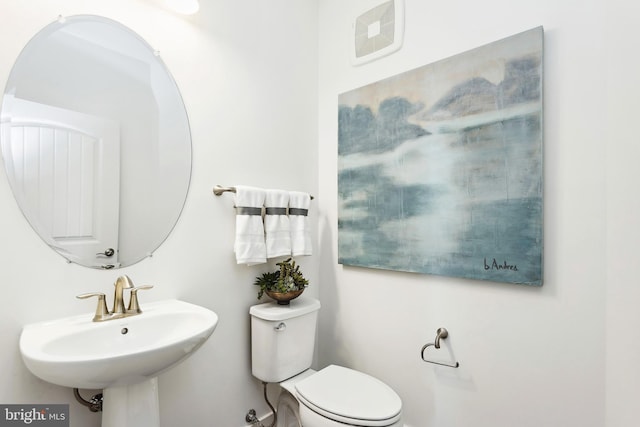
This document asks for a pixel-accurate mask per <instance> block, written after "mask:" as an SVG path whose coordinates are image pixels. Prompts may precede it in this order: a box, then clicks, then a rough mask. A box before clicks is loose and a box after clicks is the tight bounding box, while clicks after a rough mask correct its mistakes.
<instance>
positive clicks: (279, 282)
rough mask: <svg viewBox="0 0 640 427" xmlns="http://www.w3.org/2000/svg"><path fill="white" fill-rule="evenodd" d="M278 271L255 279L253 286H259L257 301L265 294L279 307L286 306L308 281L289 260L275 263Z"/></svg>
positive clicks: (298, 294)
mask: <svg viewBox="0 0 640 427" xmlns="http://www.w3.org/2000/svg"><path fill="white" fill-rule="evenodd" d="M276 265H277V266H278V269H277V270H275V271H269V272H266V273H262V275H261V276H258V277H256V280H255V282H253V284H254V285H256V286H259V287H260V289H259V290H258V299H260V298H262V295H264V294H265V293H266V294H267V295H268V296H269V297H270V298H273V299H274V300H276V301H277V302H278V304H280V305H287V304H289V301H291V300H292V299H294V298H297V297H298V296H300V294H301V293H302V291H304V288H306V287H307V286H309V281H308V280H307V279H306V278H305V277H304V275H303V274H302V272H301V271H300V266H299V265H296V262H295V261H293V260H292V259H291V258H288V259H286V260H284V261H281V262H278V263H276Z"/></svg>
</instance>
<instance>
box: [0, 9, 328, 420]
mask: <svg viewBox="0 0 640 427" xmlns="http://www.w3.org/2000/svg"><path fill="white" fill-rule="evenodd" d="M60 14H62V15H75V14H97V15H103V16H106V17H108V18H111V19H115V20H117V21H120V22H121V23H123V24H124V25H126V26H128V27H129V28H131V29H133V30H134V31H136V32H138V33H139V34H140V35H141V36H142V37H144V38H145V39H146V40H147V41H148V42H149V43H150V44H151V46H153V47H154V48H156V49H158V50H159V51H160V53H161V55H162V58H163V60H164V61H165V63H166V64H167V66H168V68H169V69H170V70H171V72H172V74H173V76H174V78H175V79H176V81H177V83H178V86H179V87H180V89H181V92H182V95H183V98H184V101H185V105H186V108H187V112H188V114H189V120H190V124H191V131H192V138H193V176H192V181H191V188H190V191H189V195H188V198H187V202H186V206H185V209H184V211H183V214H182V217H181V219H180V221H179V222H178V225H177V227H176V228H175V229H174V231H173V233H172V234H171V236H170V237H169V239H168V240H167V241H166V242H165V243H164V244H163V246H162V247H161V248H160V249H159V250H158V251H157V252H155V254H154V256H153V258H150V259H146V260H144V261H143V262H141V263H139V264H137V265H134V266H132V267H128V268H125V269H123V270H120V271H97V270H90V269H87V268H84V267H79V266H76V265H72V264H71V265H70V264H66V263H65V262H64V260H63V259H62V258H61V257H60V256H59V255H57V254H55V253H54V252H53V251H51V250H50V249H49V248H47V247H46V246H45V245H44V244H43V243H42V242H41V241H40V239H39V238H38V237H37V236H36V235H35V233H34V232H33V231H32V230H31V229H30V227H29V225H28V224H27V222H26V221H25V220H24V218H23V217H22V215H21V213H20V211H19V209H18V208H17V206H16V204H15V202H14V200H13V196H12V194H11V190H10V188H9V185H8V183H7V180H6V178H4V171H1V172H0V174H1V175H2V176H0V207H1V211H0V212H1V213H0V215H1V221H0V242H2V244H1V245H0V282H1V283H2V295H1V298H0V301H1V302H2V309H0V348H2V350H1V351H0V403H38V402H42V403H70V404H71V426H73V427H96V426H98V425H99V424H100V422H99V415H97V414H92V413H90V412H89V411H88V410H86V409H85V408H83V407H81V406H80V405H79V404H77V403H76V402H75V400H74V398H73V395H72V391H71V389H67V388H63V387H57V386H53V385H49V384H47V383H45V382H43V381H40V380H38V379H37V378H35V377H34V376H33V375H31V374H30V373H29V372H28V371H27V369H26V368H25V367H24V365H23V364H22V361H21V359H20V354H19V351H18V337H19V334H20V330H21V327H22V325H24V324H26V323H29V322H34V321H38V320H45V319H52V318H56V317H62V316H66V315H72V314H79V313H90V312H92V311H93V309H94V306H93V303H91V302H86V301H79V300H76V299H75V295H77V294H80V293H84V292H89V291H104V292H111V291H110V289H112V284H113V282H114V280H115V279H116V277H117V276H118V275H119V274H122V273H124V274H128V275H129V276H131V278H132V279H133V280H134V282H136V283H139V284H143V283H151V284H154V285H155V288H154V289H153V290H152V291H148V292H146V293H145V294H144V295H140V298H142V300H141V304H142V307H143V309H144V302H145V301H154V300H160V299H165V298H172V297H176V298H180V299H183V300H185V301H189V302H194V303H197V304H200V305H203V306H205V307H208V308H210V309H213V310H214V311H216V312H217V313H218V314H219V316H220V323H219V325H218V327H217V329H216V331H215V332H214V334H213V336H212V337H211V339H210V340H209V341H208V342H207V343H206V344H205V345H204V346H203V347H202V348H201V349H200V350H199V352H198V353H197V354H196V355H194V357H192V358H191V359H189V360H187V361H186V362H184V363H183V364H182V365H181V366H179V367H177V368H175V369H174V370H173V371H170V372H168V373H167V374H165V375H163V376H161V378H160V400H161V414H160V415H161V419H162V425H163V426H166V427H174V426H179V425H186V424H188V425H189V426H192V427H205V426H206V427H210V426H211V425H219V426H222V425H225V426H240V425H244V415H245V413H246V411H247V410H248V409H249V408H252V407H253V408H256V410H257V411H258V413H259V414H261V413H266V412H267V407H266V405H265V404H264V403H263V399H262V389H261V384H260V383H259V382H258V381H256V380H254V379H253V378H252V377H251V371H250V364H249V357H250V353H249V316H248V307H249V306H250V305H252V304H254V303H255V302H256V289H255V287H254V286H252V283H253V279H254V277H255V276H257V275H258V274H260V273H261V272H263V271H265V270H266V268H265V267H259V266H257V267H251V268H249V267H245V266H237V265H236V264H235V258H234V256H233V253H232V243H233V229H234V211H233V209H232V206H233V196H232V195H231V194H226V195H224V196H222V197H215V196H214V195H213V194H212V192H211V190H212V188H213V186H214V185H215V184H221V185H235V184H247V185H257V186H263V187H267V188H269V187H271V188H288V189H298V190H303V191H309V192H311V193H312V194H314V195H315V194H317V179H318V174H317V167H318V166H317V161H316V157H317V155H316V147H317V143H316V141H317V97H316V92H317V7H316V2H315V1H314V0H303V1H296V2H290V1H285V0H271V1H269V2H268V4H267V3H266V2H263V1H260V0H248V1H243V2H233V1H202V2H201V11H200V13H199V14H198V15H196V16H193V17H181V16H177V15H174V14H172V13H170V12H168V11H167V10H165V9H164V8H163V7H162V3H161V2H160V1H159V0H147V1H145V0H108V1H104V0H67V1H65V2H51V1H48V0H7V1H2V2H0V40H2V45H1V46H0V86H2V87H4V82H6V80H7V78H8V76H9V72H10V70H11V67H12V65H13V62H14V61H15V58H16V57H17V56H18V54H19V52H20V50H21V48H22V47H23V46H24V45H25V44H26V42H27V41H28V40H29V39H30V38H31V37H32V36H33V35H34V34H35V33H36V32H37V31H39V30H40V29H41V28H43V27H44V26H45V25H47V24H48V23H49V22H51V21H52V20H54V19H55V18H56V17H57V16H58V15H60ZM292 34H293V35H295V37H291V35H292ZM312 209H315V206H313V207H312ZM312 215H313V216H315V215H317V213H316V212H312ZM300 263H301V264H302V265H303V268H304V270H305V273H307V275H308V276H309V278H310V280H311V282H312V283H315V284H317V283H318V278H317V276H318V269H317V264H318V263H317V261H316V260H315V258H308V259H300ZM308 292H309V293H310V294H311V295H317V294H318V286H315V287H314V286H313V285H312V287H311V288H309V290H308ZM109 299H111V297H109ZM82 392H83V394H84V395H85V397H88V396H90V394H91V392H89V391H82ZM185 422H186V424H185Z"/></svg>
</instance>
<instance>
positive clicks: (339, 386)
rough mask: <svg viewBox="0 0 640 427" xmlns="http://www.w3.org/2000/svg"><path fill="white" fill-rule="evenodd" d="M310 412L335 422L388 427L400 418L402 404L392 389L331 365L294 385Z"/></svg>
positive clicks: (374, 380)
mask: <svg viewBox="0 0 640 427" xmlns="http://www.w3.org/2000/svg"><path fill="white" fill-rule="evenodd" d="M295 387H296V394H297V396H298V399H299V400H300V402H301V403H303V404H304V405H306V406H307V407H308V408H309V409H311V410H313V411H315V412H317V413H319V414H321V415H323V416H325V417H327V418H330V419H333V420H335V421H339V422H343V423H349V424H352V425H359V426H388V425H390V424H393V423H394V422H396V421H397V420H399V419H400V411H401V409H402V401H401V400H400V397H399V396H398V395H397V394H396V392H395V391H393V389H391V387H389V386H388V385H386V384H385V383H383V382H382V381H380V380H378V379H377V378H374V377H371V376H369V375H367V374H364V373H362V372H358V371H354V370H352V369H349V368H344V367H342V366H336V365H330V366H327V367H326V368H324V369H322V370H320V371H319V372H318V373H316V374H314V375H311V376H310V377H308V378H306V379H304V380H302V381H300V382H299V383H297V384H296V386H295Z"/></svg>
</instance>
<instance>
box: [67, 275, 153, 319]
mask: <svg viewBox="0 0 640 427" xmlns="http://www.w3.org/2000/svg"><path fill="white" fill-rule="evenodd" d="M113 286H115V288H116V289H115V293H114V295H113V310H112V311H109V309H108V308H107V302H106V297H105V294H103V293H102V292H91V293H88V294H82V295H77V296H76V298H79V299H86V298H90V297H98V307H97V308H96V313H95V315H94V316H93V321H94V322H104V321H105V320H113V319H121V318H123V317H128V316H135V315H136V314H140V313H142V310H141V309H140V305H139V303H138V291H139V290H142V289H151V288H153V285H142V286H138V287H137V288H136V287H134V286H133V281H132V280H131V278H130V277H129V276H127V275H123V276H120V277H118V278H117V279H116V282H115V283H114V284H113ZM125 289H130V290H131V296H130V298H129V306H128V307H127V309H126V310H125V308H124V290H125Z"/></svg>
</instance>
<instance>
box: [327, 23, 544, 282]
mask: <svg viewBox="0 0 640 427" xmlns="http://www.w3.org/2000/svg"><path fill="white" fill-rule="evenodd" d="M543 34H544V32H543V29H542V27H538V28H534V29H532V30H529V31H525V32H523V33H520V34H517V35H514V36H511V37H509V38H506V39H503V40H500V41H497V42H494V43H491V44H489V45H485V46H482V47H479V48H476V49H474V50H471V51H468V52H465V53H462V54H459V55H456V56H454V57H451V58H448V59H444V60H441V61H438V62H435V63H432V64H429V65H425V66H423V67H420V68H417V69H414V70H411V71H407V72H404V73H402V74H399V75H396V76H393V77H390V78H387V79H385V80H382V81H379V82H376V83H372V84H370V85H367V86H364V87H361V88H358V89H355V90H352V91H349V92H346V93H343V94H341V95H340V96H339V113H338V120H339V144H338V146H339V148H338V192H339V200H338V262H339V263H341V264H344V265H353V266H362V267H370V268H380V269H388V270H398V271H407V272H417V273H427V274H435V275H442V276H452V277H462V278H469V279H480V280H490V281H497V282H506V283H519V284H527V285H536V286H540V285H542V278H543V152H542V148H543V144H542V140H543V122H542V119H543V109H542V93H543V91H542V87H543V86H542V85H543Z"/></svg>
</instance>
